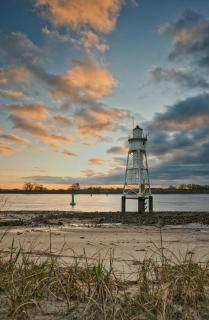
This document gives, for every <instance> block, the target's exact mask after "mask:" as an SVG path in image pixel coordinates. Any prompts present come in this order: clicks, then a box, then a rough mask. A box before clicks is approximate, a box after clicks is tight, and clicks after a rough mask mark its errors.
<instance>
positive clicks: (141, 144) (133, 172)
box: [122, 125, 153, 213]
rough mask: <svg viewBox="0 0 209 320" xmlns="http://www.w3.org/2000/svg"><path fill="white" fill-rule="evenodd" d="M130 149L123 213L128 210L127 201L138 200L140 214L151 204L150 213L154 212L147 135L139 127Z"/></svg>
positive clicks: (129, 139)
mask: <svg viewBox="0 0 209 320" xmlns="http://www.w3.org/2000/svg"><path fill="white" fill-rule="evenodd" d="M128 143H129V149H128V155H127V162H126V170H125V181H124V188H123V195H122V212H125V210H126V208H125V207H126V199H136V200H138V212H140V213H144V212H145V210H146V204H147V202H148V203H149V212H152V211H153V198H152V195H151V188H150V179H149V170H148V162H147V153H146V143H147V135H145V134H144V133H143V129H142V128H140V127H139V126H138V125H137V126H136V127H135V128H134V129H133V132H132V134H131V136H130V137H129V138H128Z"/></svg>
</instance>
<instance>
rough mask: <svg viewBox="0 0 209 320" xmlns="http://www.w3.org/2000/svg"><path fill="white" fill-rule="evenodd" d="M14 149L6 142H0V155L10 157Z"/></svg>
mask: <svg viewBox="0 0 209 320" xmlns="http://www.w3.org/2000/svg"><path fill="white" fill-rule="evenodd" d="M13 152H14V149H13V148H12V147H11V146H10V145H9V144H8V143H6V142H4V141H1V140H0V155H3V156H10V155H11V154H12V153H13Z"/></svg>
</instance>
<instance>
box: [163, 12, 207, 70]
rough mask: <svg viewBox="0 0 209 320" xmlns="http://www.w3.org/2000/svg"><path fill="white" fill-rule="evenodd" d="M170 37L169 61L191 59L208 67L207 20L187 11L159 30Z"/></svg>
mask: <svg viewBox="0 0 209 320" xmlns="http://www.w3.org/2000/svg"><path fill="white" fill-rule="evenodd" d="M160 31H161V32H163V33H166V34H167V35H169V36H170V37H171V40H172V44H173V48H172V51H171V53H170V55H169V58H170V60H175V59H177V58H191V59H192V60H193V61H195V62H197V64H198V65H199V66H207V67H208V66H209V36H208V34H209V19H208V18H205V17H204V16H202V15H201V14H199V13H197V12H195V11H192V10H187V11H185V12H184V13H183V15H182V16H181V17H180V18H179V19H177V20H176V21H174V22H171V23H167V24H166V25H165V26H163V27H162V28H161V29H160Z"/></svg>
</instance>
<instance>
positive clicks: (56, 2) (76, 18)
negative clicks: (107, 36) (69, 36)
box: [36, 0, 123, 33]
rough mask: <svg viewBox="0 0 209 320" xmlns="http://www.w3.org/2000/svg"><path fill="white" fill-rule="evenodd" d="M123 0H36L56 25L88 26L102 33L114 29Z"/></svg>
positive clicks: (78, 27) (73, 27)
mask: <svg viewBox="0 0 209 320" xmlns="http://www.w3.org/2000/svg"><path fill="white" fill-rule="evenodd" d="M122 3H123V1H122V0H100V1H95V0H64V1H63V0H36V4H37V6H38V7H39V8H40V9H41V10H42V12H43V13H44V15H45V16H46V17H47V18H48V19H50V21H51V22H52V23H53V24H54V25H56V26H69V27H70V28H72V29H74V30H79V29H81V28H82V27H85V26H88V27H91V28H93V29H94V30H96V31H99V32H102V33H109V32H111V31H113V30H114V28H115V25H116V21H117V17H118V14H119V12H120V9H121V7H122Z"/></svg>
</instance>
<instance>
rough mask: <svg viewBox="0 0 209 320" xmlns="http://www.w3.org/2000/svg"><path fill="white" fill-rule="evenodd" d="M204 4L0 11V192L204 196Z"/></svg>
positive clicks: (41, 1)
mask: <svg viewBox="0 0 209 320" xmlns="http://www.w3.org/2000/svg"><path fill="white" fill-rule="evenodd" d="M208 71H209V1H208V0H172V1H169V0H126V1H125V0H98V1H95V0H2V1H1V3H0V187H1V188H21V187H22V186H23V184H24V183H25V182H34V183H39V184H43V185H45V186H47V187H49V188H50V187H53V188H54V187H55V188H67V187H69V186H70V185H71V184H73V183H75V182H79V183H80V185H81V186H85V185H120V184H123V182H124V172H125V163H126V157H127V146H128V143H127V138H128V135H129V134H130V133H131V131H132V129H133V123H134V125H136V124H138V125H140V126H141V127H143V129H144V131H145V132H148V133H149V136H148V142H147V154H148V163H149V169H150V178H151V184H152V185H153V186H159V185H160V186H168V185H179V184H203V185H204V184H209V73H208Z"/></svg>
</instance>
